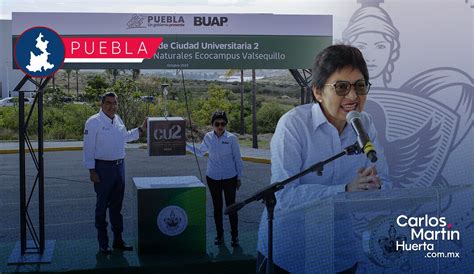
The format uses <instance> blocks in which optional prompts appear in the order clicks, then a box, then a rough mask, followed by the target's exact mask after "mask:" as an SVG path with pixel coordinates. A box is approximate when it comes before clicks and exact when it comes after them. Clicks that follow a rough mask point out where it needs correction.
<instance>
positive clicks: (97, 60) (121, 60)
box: [64, 58, 144, 63]
mask: <svg viewBox="0 0 474 274" xmlns="http://www.w3.org/2000/svg"><path fill="white" fill-rule="evenodd" d="M143 59H144V58H65V59H64V63H141V62H143Z"/></svg>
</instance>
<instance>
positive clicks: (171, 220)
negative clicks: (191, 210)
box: [156, 205, 188, 236]
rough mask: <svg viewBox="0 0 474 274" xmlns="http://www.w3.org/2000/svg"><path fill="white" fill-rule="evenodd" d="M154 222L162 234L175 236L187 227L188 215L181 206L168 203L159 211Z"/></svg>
mask: <svg viewBox="0 0 474 274" xmlns="http://www.w3.org/2000/svg"><path fill="white" fill-rule="evenodd" d="M156 222H157V225H158V228H159V229H160V231H161V232H162V233H163V234H165V235H167V236H177V235H179V234H181V233H183V231H184V230H185V229H186V227H188V215H187V214H186V211H184V209H182V208H181V207H179V206H174V205H170V206H167V207H165V208H163V209H162V210H161V211H160V213H159V214H158V218H157V220H156Z"/></svg>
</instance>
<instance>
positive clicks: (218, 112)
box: [211, 110, 229, 125]
mask: <svg viewBox="0 0 474 274" xmlns="http://www.w3.org/2000/svg"><path fill="white" fill-rule="evenodd" d="M217 119H222V120H224V121H225V122H226V123H228V122H229V121H228V120H227V114H226V113H225V111H222V110H216V111H214V113H212V117H211V125H213V124H214V121H215V120H217Z"/></svg>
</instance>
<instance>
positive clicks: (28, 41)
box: [14, 27, 65, 77]
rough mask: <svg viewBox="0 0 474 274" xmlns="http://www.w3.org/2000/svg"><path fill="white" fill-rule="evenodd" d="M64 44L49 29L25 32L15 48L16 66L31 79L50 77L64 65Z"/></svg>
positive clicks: (56, 34) (34, 29) (38, 28)
mask: <svg viewBox="0 0 474 274" xmlns="http://www.w3.org/2000/svg"><path fill="white" fill-rule="evenodd" d="M64 55H65V48H64V43H63V41H62V39H61V37H60V36H59V34H58V33H57V32H55V31H54V30H52V29H50V28H47V27H33V28H30V29H28V30H26V31H24V32H23V33H22V34H21V35H20V37H19V38H18V39H17V41H16V43H15V47H14V58H15V63H16V65H17V66H18V67H19V68H20V69H21V70H22V71H23V72H24V73H25V74H27V75H29V76H31V77H49V76H51V75H53V74H54V73H56V71H58V70H59V69H60V68H61V66H62V65H63V63H64Z"/></svg>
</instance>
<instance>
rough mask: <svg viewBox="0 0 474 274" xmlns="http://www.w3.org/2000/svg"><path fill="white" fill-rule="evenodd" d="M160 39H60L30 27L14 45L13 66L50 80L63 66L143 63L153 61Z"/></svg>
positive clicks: (72, 37)
mask: <svg viewBox="0 0 474 274" xmlns="http://www.w3.org/2000/svg"><path fill="white" fill-rule="evenodd" d="M162 42H163V38H162V37H136V36H118V37H100V36H60V35H59V34H58V33H57V32H55V31H54V30H52V29H50V28H47V27H33V28H30V29H28V30H26V31H25V32H24V33H22V34H21V35H20V37H19V38H18V39H17V40H16V42H15V47H14V51H15V53H14V57H15V64H16V66H17V67H18V68H20V69H21V70H22V71H23V72H24V73H25V74H27V75H29V76H31V77H49V76H52V75H53V74H54V73H55V72H56V71H57V70H58V69H60V68H61V67H62V66H63V64H66V65H68V64H78V63H89V64H93V63H101V64H123V63H128V64H130V63H142V62H143V61H144V60H146V59H151V58H153V56H154V54H156V52H157V50H158V48H159V46H160V44H161V43H162Z"/></svg>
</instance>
